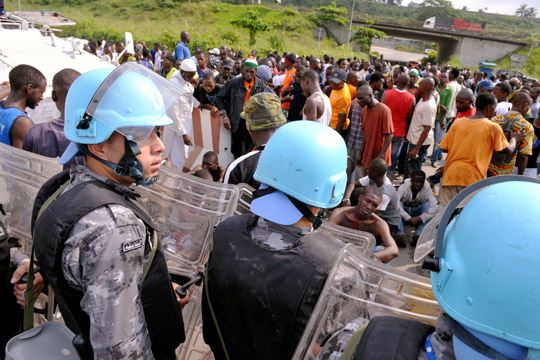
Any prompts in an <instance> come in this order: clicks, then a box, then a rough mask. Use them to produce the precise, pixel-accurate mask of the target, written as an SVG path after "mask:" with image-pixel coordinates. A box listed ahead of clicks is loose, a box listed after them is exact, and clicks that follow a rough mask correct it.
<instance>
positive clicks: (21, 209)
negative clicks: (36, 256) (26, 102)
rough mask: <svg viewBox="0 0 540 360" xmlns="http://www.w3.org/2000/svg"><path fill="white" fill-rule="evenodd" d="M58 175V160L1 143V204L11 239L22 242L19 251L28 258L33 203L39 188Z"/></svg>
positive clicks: (60, 167)
mask: <svg viewBox="0 0 540 360" xmlns="http://www.w3.org/2000/svg"><path fill="white" fill-rule="evenodd" d="M60 171H62V166H61V165H60V164H59V163H58V159H52V158H48V157H45V156H41V155H37V154H34V153H31V152H28V151H24V150H21V149H17V148H15V147H12V146H8V145H5V144H1V143H0V203H2V204H3V205H4V209H5V211H6V213H7V219H8V222H9V226H10V229H11V236H13V237H16V238H19V239H21V241H22V244H23V248H22V249H21V251H24V252H25V253H26V254H28V255H29V254H30V250H31V249H32V236H31V233H30V226H31V220H32V207H33V205H34V199H35V197H36V195H37V193H38V191H39V189H40V188H41V186H42V185H43V184H44V183H45V182H46V181H47V180H49V178H51V177H52V176H53V175H56V174H57V173H59V172H60Z"/></svg>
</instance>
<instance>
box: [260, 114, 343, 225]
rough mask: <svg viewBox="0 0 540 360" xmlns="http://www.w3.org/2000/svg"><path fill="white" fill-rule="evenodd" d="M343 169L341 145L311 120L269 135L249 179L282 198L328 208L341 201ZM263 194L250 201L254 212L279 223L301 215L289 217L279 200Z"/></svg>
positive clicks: (336, 137)
mask: <svg viewBox="0 0 540 360" xmlns="http://www.w3.org/2000/svg"><path fill="white" fill-rule="evenodd" d="M346 170H347V147H346V146H345V142H344V141H343V138H342V137H341V136H340V135H339V134H338V133H337V132H336V131H335V130H333V129H332V128H330V127H328V126H325V125H322V124H319V123H317V122H314V121H294V122H291V123H288V124H285V125H283V126H282V127H280V128H279V129H278V130H277V131H276V132H275V133H274V134H273V135H272V137H271V138H270V140H269V141H268V144H267V145H266V147H265V149H264V150H263V152H262V153H261V156H260V158H259V162H258V164H257V170H256V171H255V174H254V175H253V177H254V178H255V180H257V181H259V182H261V183H262V184H264V185H263V187H265V188H266V187H268V188H271V189H275V190H278V195H276V196H281V197H287V198H288V199H289V201H288V202H291V201H292V202H298V201H299V202H300V203H302V204H305V205H308V206H313V207H317V208H333V207H335V206H337V205H339V204H340V203H341V200H342V199H343V195H344V193H345V188H346V186H347V173H346ZM280 194H281V195H280ZM264 198H267V197H266V196H264V197H261V198H260V199H259V198H255V199H254V201H253V203H252V206H251V209H252V211H253V212H254V213H255V214H257V215H260V216H263V217H265V218H267V219H269V220H272V221H274V222H278V223H281V224H284V225H288V224H293V223H295V222H296V221H298V220H299V219H300V218H301V217H302V216H301V215H300V213H298V214H297V215H295V216H292V217H291V216H289V215H291V214H288V213H287V211H285V210H284V208H282V207H280V205H283V202H278V203H273V202H268V201H266V200H270V199H269V198H267V199H266V200H263V199H264ZM305 205H304V206H303V207H301V209H302V210H300V211H303V209H304V208H306V207H305ZM295 207H298V206H297V205H295ZM304 215H305V214H304ZM298 216H299V217H298ZM282 218H283V219H282ZM308 218H309V216H308Z"/></svg>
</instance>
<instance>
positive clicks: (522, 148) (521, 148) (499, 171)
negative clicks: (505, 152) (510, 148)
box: [488, 111, 534, 176]
mask: <svg viewBox="0 0 540 360" xmlns="http://www.w3.org/2000/svg"><path fill="white" fill-rule="evenodd" d="M506 117H508V120H510V121H513V125H512V130H513V131H514V132H515V131H519V130H521V129H527V133H526V135H525V137H523V139H521V141H520V142H519V143H517V146H516V148H517V150H518V151H517V152H515V153H514V157H513V158H512V161H510V162H509V163H508V164H505V165H495V164H493V163H491V164H489V168H488V174H489V176H497V175H510V174H512V171H513V170H514V166H515V165H516V159H517V154H518V153H519V154H520V155H531V154H532V144H533V141H534V129H533V127H532V125H531V123H530V122H528V121H527V120H525V119H524V118H523V116H521V114H520V113H519V112H517V111H509V112H508V113H506V114H505V115H499V116H495V117H493V118H492V119H491V121H493V122H494V123H496V124H499V125H500V126H501V127H502V126H503V125H504V123H505V122H506Z"/></svg>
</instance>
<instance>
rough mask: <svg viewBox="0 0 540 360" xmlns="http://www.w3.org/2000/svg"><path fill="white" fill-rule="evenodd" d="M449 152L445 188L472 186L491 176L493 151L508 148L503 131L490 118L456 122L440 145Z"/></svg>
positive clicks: (444, 174)
mask: <svg viewBox="0 0 540 360" xmlns="http://www.w3.org/2000/svg"><path fill="white" fill-rule="evenodd" d="M439 146H440V147H441V149H443V150H448V156H447V158H446V165H445V167H444V173H443V180H442V186H469V185H471V184H474V183H475V182H477V181H480V180H482V179H485V178H486V177H487V170H488V166H489V163H490V161H491V155H492V154H493V150H496V151H501V150H502V149H505V148H507V147H508V141H506V137H505V136H504V133H503V131H502V128H501V127H500V126H499V125H497V124H495V123H494V122H492V121H490V120H488V119H469V118H460V119H456V120H454V123H453V124H452V126H451V127H450V130H449V131H448V133H447V134H446V135H445V136H444V137H443V139H442V140H441V143H440V144H439Z"/></svg>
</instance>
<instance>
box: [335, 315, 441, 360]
mask: <svg viewBox="0 0 540 360" xmlns="http://www.w3.org/2000/svg"><path fill="white" fill-rule="evenodd" d="M434 330H435V328H434V327H433V326H431V325H426V324H423V323H421V322H419V321H415V320H410V319H403V318H399V317H394V316H380V317H375V318H373V319H371V321H370V322H369V324H368V326H367V327H366V328H365V329H360V330H359V331H361V333H360V335H361V337H355V336H354V335H353V337H352V338H351V340H350V343H349V344H347V349H345V352H344V356H343V358H344V360H345V359H352V360H416V359H417V358H418V354H419V352H420V349H421V348H422V346H423V345H424V341H425V340H426V338H427V337H428V335H429V334H431V333H432V332H433V331H434ZM351 348H352V349H354V350H352V349H351ZM349 349H350V350H352V351H349ZM350 355H352V357H351V356H350Z"/></svg>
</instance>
